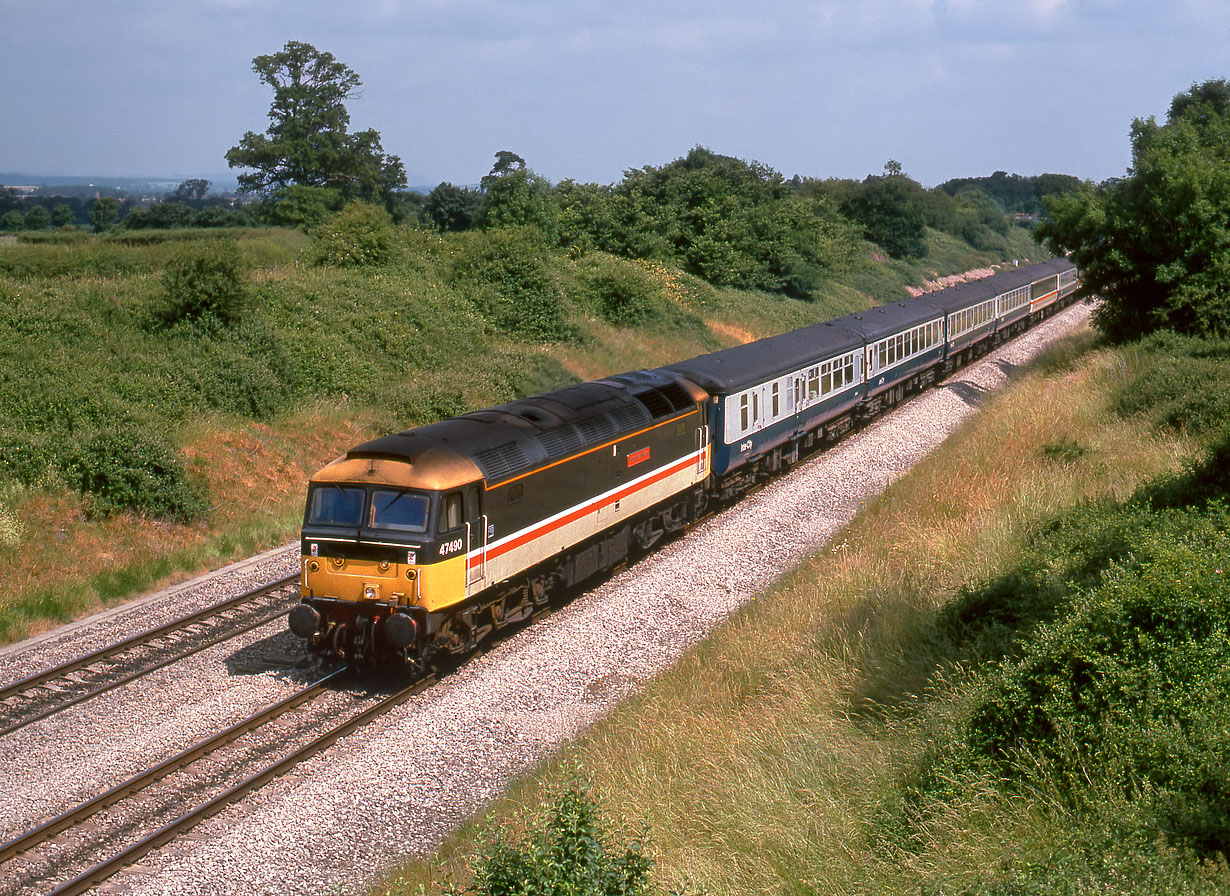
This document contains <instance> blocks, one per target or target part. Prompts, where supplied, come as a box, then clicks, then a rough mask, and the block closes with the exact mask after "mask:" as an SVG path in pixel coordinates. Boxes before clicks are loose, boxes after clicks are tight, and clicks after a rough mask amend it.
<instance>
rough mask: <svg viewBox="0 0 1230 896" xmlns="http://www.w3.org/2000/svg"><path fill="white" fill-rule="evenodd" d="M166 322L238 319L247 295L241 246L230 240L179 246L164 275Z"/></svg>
mask: <svg viewBox="0 0 1230 896" xmlns="http://www.w3.org/2000/svg"><path fill="white" fill-rule="evenodd" d="M162 285H163V288H164V289H165V291H166V303H165V305H164V306H163V308H162V311H161V318H162V323H164V324H167V325H171V324H175V323H179V322H181V321H194V320H202V319H204V318H206V317H213V318H215V319H217V320H219V321H221V322H222V323H233V322H235V321H237V320H238V319H239V317H240V314H241V312H242V310H243V304H244V301H245V299H246V297H247V290H246V287H245V285H244V270H243V264H242V261H241V258H240V254H239V249H238V247H237V246H236V245H235V244H234V243H233V242H230V241H212V240H211V241H206V242H194V243H188V244H186V245H184V246H183V247H182V248H179V249H177V251H176V253H175V254H174V255H173V256H172V257H171V259H170V260H169V261H168V262H167V266H166V270H165V271H164V272H163V275H162Z"/></svg>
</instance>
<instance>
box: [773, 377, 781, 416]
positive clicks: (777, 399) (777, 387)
mask: <svg viewBox="0 0 1230 896" xmlns="http://www.w3.org/2000/svg"><path fill="white" fill-rule="evenodd" d="M781 392H782V386H781V383H774V384H773V419H774V420H776V419H777V418H778V417H779V416H780V415H781V402H782V397H781Z"/></svg>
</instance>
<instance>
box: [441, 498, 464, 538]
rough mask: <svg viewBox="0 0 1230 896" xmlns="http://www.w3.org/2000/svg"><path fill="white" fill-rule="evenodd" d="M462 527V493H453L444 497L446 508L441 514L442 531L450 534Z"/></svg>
mask: <svg viewBox="0 0 1230 896" xmlns="http://www.w3.org/2000/svg"><path fill="white" fill-rule="evenodd" d="M460 526H461V492H453V493H451V494H448V495H445V496H444V506H443V507H442V508H441V513H440V531H441V532H449V531H451V530H453V529H457V528H459V527H460Z"/></svg>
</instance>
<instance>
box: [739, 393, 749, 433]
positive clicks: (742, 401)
mask: <svg viewBox="0 0 1230 896" xmlns="http://www.w3.org/2000/svg"><path fill="white" fill-rule="evenodd" d="M747 398H748V396H747V393H746V392H745V393H743V394H742V395H740V396H739V431H740V432H747V431H748V430H749V429H751V428H752V421H751V418H750V414H749V413H748V411H749V409H748V400H747Z"/></svg>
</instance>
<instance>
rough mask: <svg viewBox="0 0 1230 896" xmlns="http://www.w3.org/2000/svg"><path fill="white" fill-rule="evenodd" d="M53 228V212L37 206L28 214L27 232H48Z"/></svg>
mask: <svg viewBox="0 0 1230 896" xmlns="http://www.w3.org/2000/svg"><path fill="white" fill-rule="evenodd" d="M50 226H51V212H49V211H47V209H45V208H43V207H42V206H41V205H36V206H34V207H33V208H31V209H30V210H29V211H28V212H26V230H46V229H47V228H48V227H50Z"/></svg>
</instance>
